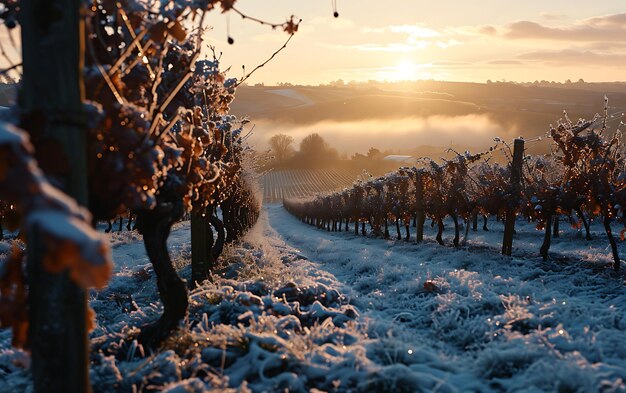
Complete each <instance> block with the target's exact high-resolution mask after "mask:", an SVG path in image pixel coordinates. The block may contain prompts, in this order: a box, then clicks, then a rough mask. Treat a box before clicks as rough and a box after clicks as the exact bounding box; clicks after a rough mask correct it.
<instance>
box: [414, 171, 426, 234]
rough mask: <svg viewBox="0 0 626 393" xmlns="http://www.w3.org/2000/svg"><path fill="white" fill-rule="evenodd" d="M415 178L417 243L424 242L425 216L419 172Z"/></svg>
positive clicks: (422, 184) (422, 185)
mask: <svg viewBox="0 0 626 393" xmlns="http://www.w3.org/2000/svg"><path fill="white" fill-rule="evenodd" d="M415 176H417V178H416V182H415V185H416V190H415V200H416V204H417V212H416V219H415V221H416V223H415V241H416V242H418V243H419V242H421V241H423V240H424V221H426V215H425V213H424V180H423V175H422V173H421V172H417V173H416V174H415Z"/></svg>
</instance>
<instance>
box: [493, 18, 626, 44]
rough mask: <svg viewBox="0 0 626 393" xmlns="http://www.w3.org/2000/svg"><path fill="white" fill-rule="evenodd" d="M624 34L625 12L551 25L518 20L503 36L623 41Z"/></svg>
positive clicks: (561, 39) (511, 37) (513, 37)
mask: <svg viewBox="0 0 626 393" xmlns="http://www.w3.org/2000/svg"><path fill="white" fill-rule="evenodd" d="M625 36H626V13H622V14H614V15H605V16H599V17H595V18H589V19H584V20H581V21H578V22H576V23H573V24H570V25H567V26H559V27H551V26H546V25H543V24H541V23H538V22H533V21H519V22H515V23H512V24H510V25H508V26H507V31H506V32H505V33H504V37H506V38H510V39H530V40H556V41H579V42H594V41H623V40H624V37H625Z"/></svg>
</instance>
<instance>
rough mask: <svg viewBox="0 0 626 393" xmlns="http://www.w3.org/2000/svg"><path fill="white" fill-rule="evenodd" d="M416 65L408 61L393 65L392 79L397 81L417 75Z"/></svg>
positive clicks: (406, 79)
mask: <svg viewBox="0 0 626 393" xmlns="http://www.w3.org/2000/svg"><path fill="white" fill-rule="evenodd" d="M417 71H418V67H417V66H416V65H415V64H413V63H411V62H410V61H403V62H401V63H399V64H398V65H396V66H395V67H393V71H392V74H393V79H395V80H399V81H408V80H413V79H415V78H416V76H417Z"/></svg>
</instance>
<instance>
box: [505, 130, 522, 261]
mask: <svg viewBox="0 0 626 393" xmlns="http://www.w3.org/2000/svg"><path fill="white" fill-rule="evenodd" d="M523 160H524V140H523V139H516V140H515V142H514V144H513V162H512V163H511V200H512V201H513V204H514V206H509V208H508V209H507V211H506V219H505V221H504V238H503V239H502V255H508V256H510V255H511V252H512V251H513V232H514V231H515V210H516V207H517V206H516V205H517V201H518V199H519V192H520V189H521V185H520V181H521V180H522V163H523Z"/></svg>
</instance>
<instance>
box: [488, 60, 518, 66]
mask: <svg viewBox="0 0 626 393" xmlns="http://www.w3.org/2000/svg"><path fill="white" fill-rule="evenodd" d="M486 64H489V65H522V64H524V62H522V61H519V60H490V61H488V62H486Z"/></svg>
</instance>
